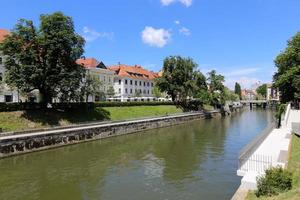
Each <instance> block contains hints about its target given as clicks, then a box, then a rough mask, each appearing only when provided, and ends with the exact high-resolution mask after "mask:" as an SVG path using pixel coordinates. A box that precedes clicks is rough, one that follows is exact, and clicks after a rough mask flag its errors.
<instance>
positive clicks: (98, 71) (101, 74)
mask: <svg viewBox="0 0 300 200" xmlns="http://www.w3.org/2000/svg"><path fill="white" fill-rule="evenodd" d="M76 63H77V64H79V65H81V66H83V67H84V68H85V69H86V70H87V73H92V74H94V75H96V76H97V77H98V78H99V80H100V81H101V83H102V84H101V90H102V91H103V93H104V94H106V96H107V92H108V90H109V89H110V88H113V87H114V77H115V73H114V71H112V70H109V69H107V67H106V66H105V64H104V63H103V62H99V61H98V60H96V59H95V58H85V57H83V58H81V59H78V60H77V61H76ZM107 97H108V96H107ZM100 100H105V99H101V97H100V96H92V97H89V100H88V101H89V102H94V101H100Z"/></svg>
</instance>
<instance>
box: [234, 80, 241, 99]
mask: <svg viewBox="0 0 300 200" xmlns="http://www.w3.org/2000/svg"><path fill="white" fill-rule="evenodd" d="M234 93H235V94H237V95H238V96H239V98H240V99H242V89H241V85H240V84H239V83H235V86H234Z"/></svg>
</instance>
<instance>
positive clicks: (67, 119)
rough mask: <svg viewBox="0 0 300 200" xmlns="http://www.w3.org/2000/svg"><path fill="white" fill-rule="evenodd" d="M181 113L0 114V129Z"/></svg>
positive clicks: (152, 109) (165, 108)
mask: <svg viewBox="0 0 300 200" xmlns="http://www.w3.org/2000/svg"><path fill="white" fill-rule="evenodd" d="M180 112H182V111H181V109H179V108H176V107H175V106H173V105H159V106H130V107H104V108H95V110H92V111H88V112H86V111H85V112H84V111H74V112H59V111H51V110H47V111H41V110H35V111H26V112H25V111H16V112H0V128H2V130H3V131H17V130H26V129H34V128H43V127H50V126H61V125H70V124H76V123H83V122H89V121H103V120H126V119H133V118H139V117H148V116H161V115H166V114H174V113H180Z"/></svg>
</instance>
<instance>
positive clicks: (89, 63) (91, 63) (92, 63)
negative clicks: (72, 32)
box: [76, 58, 100, 69]
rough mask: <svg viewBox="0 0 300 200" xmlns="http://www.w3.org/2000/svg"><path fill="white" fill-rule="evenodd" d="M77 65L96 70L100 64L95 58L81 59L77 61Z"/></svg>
mask: <svg viewBox="0 0 300 200" xmlns="http://www.w3.org/2000/svg"><path fill="white" fill-rule="evenodd" d="M76 63H77V64H78V65H82V66H83V67H84V68H88V69H91V68H96V67H97V66H98V65H99V64H100V62H99V61H98V60H96V59H95V58H80V59H77V60H76Z"/></svg>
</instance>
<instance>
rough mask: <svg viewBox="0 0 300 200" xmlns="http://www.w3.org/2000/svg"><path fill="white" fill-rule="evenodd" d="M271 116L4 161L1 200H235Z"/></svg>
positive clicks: (255, 114) (246, 115)
mask: <svg viewBox="0 0 300 200" xmlns="http://www.w3.org/2000/svg"><path fill="white" fill-rule="evenodd" d="M272 115H273V114H272V112H270V111H264V110H255V111H250V110H245V111H242V112H239V113H235V114H233V115H232V116H228V117H225V118H216V119H208V120H199V121H193V122H189V123H186V124H183V125H178V126H173V127H168V128H161V129H156V130H150V131H145V132H140V133H136V134H131V135H126V136H120V137H115V138H109V139H105V140H98V141H93V142H87V143H82V144H77V145H71V146H66V147H62V148H56V149H52V150H47V151H41V152H36V153H31V154H26V155H21V156H15V157H10V158H6V159H2V160H0V200H14V199H20V200H35V199H41V200H69V199H70V200H77V199H83V200H94V199H95V200H98V199H101V200H194V199H204V200H210V199H215V200H222V199H230V198H231V196H232V195H233V194H234V192H235V190H236V189H237V188H238V187H239V184H240V180H241V178H240V177H238V176H236V170H237V157H238V152H239V151H240V150H241V148H243V147H244V146H245V145H246V144H247V143H249V142H250V141H251V139H253V138H254V137H255V136H256V135H257V134H258V133H259V132H260V131H262V130H263V129H264V128H265V127H266V125H267V123H268V121H270V120H271V118H272Z"/></svg>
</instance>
